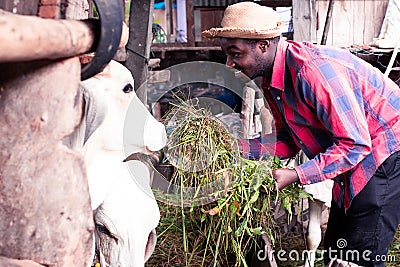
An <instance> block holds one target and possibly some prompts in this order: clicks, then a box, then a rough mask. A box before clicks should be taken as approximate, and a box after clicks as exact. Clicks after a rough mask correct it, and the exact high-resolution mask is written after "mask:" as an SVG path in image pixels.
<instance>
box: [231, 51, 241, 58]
mask: <svg viewBox="0 0 400 267" xmlns="http://www.w3.org/2000/svg"><path fill="white" fill-rule="evenodd" d="M231 56H232V57H233V58H238V57H239V56H240V53H236V52H233V53H231Z"/></svg>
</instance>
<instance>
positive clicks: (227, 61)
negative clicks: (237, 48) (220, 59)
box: [225, 57, 235, 68]
mask: <svg viewBox="0 0 400 267" xmlns="http://www.w3.org/2000/svg"><path fill="white" fill-rule="evenodd" d="M225 65H226V66H228V67H231V68H234V67H235V63H234V62H233V60H232V58H231V57H227V58H226V63H225Z"/></svg>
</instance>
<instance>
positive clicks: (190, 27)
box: [186, 1, 195, 47]
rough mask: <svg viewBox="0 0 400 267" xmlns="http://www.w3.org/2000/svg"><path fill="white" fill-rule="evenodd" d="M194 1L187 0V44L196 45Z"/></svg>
mask: <svg viewBox="0 0 400 267" xmlns="http://www.w3.org/2000/svg"><path fill="white" fill-rule="evenodd" d="M193 2H194V1H186V24H187V46H188V47H194V46H195V42H194V6H193Z"/></svg>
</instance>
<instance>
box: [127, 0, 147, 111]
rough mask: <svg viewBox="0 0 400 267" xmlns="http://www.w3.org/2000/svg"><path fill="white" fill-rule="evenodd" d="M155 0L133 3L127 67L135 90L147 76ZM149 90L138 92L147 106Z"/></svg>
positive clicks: (137, 0) (130, 17) (141, 0)
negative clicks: (133, 81)
mask: <svg viewBox="0 0 400 267" xmlns="http://www.w3.org/2000/svg"><path fill="white" fill-rule="evenodd" d="M153 10H154V0H150V1H149V0H135V1H131V6H130V15H129V40H128V44H127V46H126V49H127V57H126V61H125V66H126V67H127V68H128V69H129V70H130V72H131V73H132V76H133V78H134V79H135V90H137V89H139V87H140V86H141V85H142V84H143V83H144V82H145V80H146V76H147V59H148V58H149V56H150V46H151V42H152V37H153V35H152V31H151V26H152V19H153V18H152V16H153ZM146 91H147V90H145V89H144V90H139V91H137V95H138V97H139V99H140V100H141V101H142V102H143V103H144V104H145V105H147V92H146Z"/></svg>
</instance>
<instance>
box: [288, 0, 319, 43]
mask: <svg viewBox="0 0 400 267" xmlns="http://www.w3.org/2000/svg"><path fill="white" fill-rule="evenodd" d="M292 8H293V28H294V32H293V39H294V40H295V41H298V42H300V41H310V42H316V41H317V40H316V10H315V0H311V1H310V0H297V1H293V7H292Z"/></svg>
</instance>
